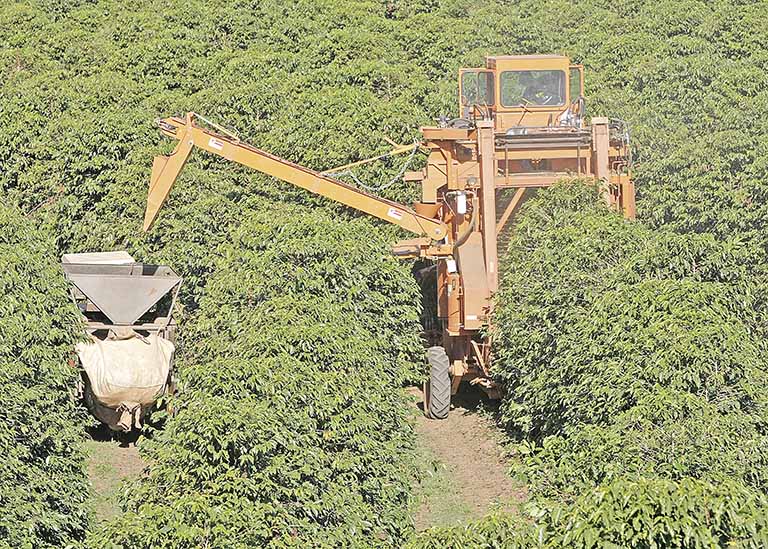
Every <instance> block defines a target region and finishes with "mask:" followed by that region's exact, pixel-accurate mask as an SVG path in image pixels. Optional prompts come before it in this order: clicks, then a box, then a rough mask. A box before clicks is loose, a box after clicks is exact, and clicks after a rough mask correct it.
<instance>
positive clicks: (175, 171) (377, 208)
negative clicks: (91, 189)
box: [144, 113, 448, 241]
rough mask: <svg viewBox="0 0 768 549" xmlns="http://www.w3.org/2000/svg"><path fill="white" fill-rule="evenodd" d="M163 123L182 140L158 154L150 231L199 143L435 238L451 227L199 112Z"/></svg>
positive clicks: (147, 220)
mask: <svg viewBox="0 0 768 549" xmlns="http://www.w3.org/2000/svg"><path fill="white" fill-rule="evenodd" d="M159 126H160V130H161V131H162V133H163V134H165V135H167V136H168V137H173V138H175V139H178V140H179V143H178V144H177V145H176V148H175V149H174V151H173V153H171V155H170V156H156V157H155V160H154V163H153V164H152V178H151V180H150V184H149V196H148V197H147V210H146V212H145V214H144V230H145V231H148V230H149V229H150V227H151V226H152V223H154V221H155V218H156V217H157V214H158V213H159V212H160V208H161V207H162V205H163V202H165V199H166V198H168V194H169V193H170V191H171V187H172V186H173V183H174V182H175V181H176V178H177V177H178V176H179V173H181V170H182V169H183V168H184V164H186V162H187V159H188V158H189V155H190V154H191V152H192V148H193V147H199V148H201V149H203V150H206V151H208V152H210V153H213V154H217V155H219V156H221V157H224V158H226V159H228V160H232V161H234V162H237V163H239V164H243V165H244V166H248V167H250V168H253V169H255V170H258V171H260V172H262V173H265V174H267V175H270V176H272V177H276V178H278V179H281V180H283V181H287V182H288V183H292V184H293V185H296V186H298V187H302V188H304V189H307V190H308V191H310V192H313V193H315V194H319V195H321V196H324V197H326V198H330V199H331V200H334V201H336V202H340V203H342V204H344V205H346V206H349V207H350V208H354V209H355V210H359V211H361V212H365V213H367V214H370V215H373V216H376V217H378V218H379V219H383V220H384V221H388V222H389V223H393V224H395V225H399V226H400V227H402V228H404V229H406V230H408V231H411V232H413V233H416V234H418V235H420V236H426V237H429V238H430V239H431V240H433V241H437V240H441V239H442V238H444V237H445V235H446V233H447V232H448V229H447V227H446V225H445V224H444V223H443V222H442V221H440V220H439V219H432V218H429V217H426V216H423V215H420V214H418V213H416V212H415V211H413V210H411V209H410V208H407V207H405V206H402V205H400V204H397V203H395V202H392V201H390V200H386V199H384V198H380V197H377V196H373V195H370V194H368V193H366V192H364V191H362V190H360V189H358V188H356V187H352V186H350V185H347V184H345V183H342V182H341V181H339V180H337V179H333V178H332V177H328V176H327V175H323V174H321V173H319V172H316V171H313V170H310V169H308V168H305V167H303V166H299V165H298V164H294V163H292V162H289V161H287V160H283V159H282V158H278V157H277V156H274V155H271V154H269V153H267V152H264V151H262V150H259V149H257V148H256V147H252V146H250V145H247V144H246V143H241V142H240V140H239V139H237V138H235V137H233V136H229V135H224V134H219V133H215V132H213V131H211V130H208V129H206V128H202V127H200V126H198V125H197V124H195V115H194V113H188V114H187V116H186V119H181V118H176V117H172V118H165V119H163V120H160V121H159Z"/></svg>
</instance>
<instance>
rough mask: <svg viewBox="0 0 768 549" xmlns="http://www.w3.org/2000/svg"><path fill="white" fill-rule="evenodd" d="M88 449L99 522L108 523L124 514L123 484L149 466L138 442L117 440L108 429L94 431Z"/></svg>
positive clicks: (90, 475)
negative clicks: (138, 446) (121, 488)
mask: <svg viewBox="0 0 768 549" xmlns="http://www.w3.org/2000/svg"><path fill="white" fill-rule="evenodd" d="M85 448H86V451H87V452H88V464H87V470H88V478H89V479H90V481H91V485H92V487H93V489H92V490H93V500H94V507H95V511H96V521H97V522H104V521H107V520H109V519H111V518H113V517H114V516H116V515H117V514H118V513H119V512H120V507H119V505H118V499H119V495H120V485H121V484H122V481H123V480H125V479H132V478H137V477H138V476H139V475H141V472H142V470H143V469H144V465H145V463H144V460H142V458H141V456H140V455H139V449H138V448H137V447H136V443H135V441H133V442H126V441H122V442H121V441H119V440H113V439H112V437H111V436H110V434H109V429H107V428H106V427H102V428H100V429H98V430H94V431H93V432H92V433H91V436H90V438H89V439H88V440H87V441H86V443H85Z"/></svg>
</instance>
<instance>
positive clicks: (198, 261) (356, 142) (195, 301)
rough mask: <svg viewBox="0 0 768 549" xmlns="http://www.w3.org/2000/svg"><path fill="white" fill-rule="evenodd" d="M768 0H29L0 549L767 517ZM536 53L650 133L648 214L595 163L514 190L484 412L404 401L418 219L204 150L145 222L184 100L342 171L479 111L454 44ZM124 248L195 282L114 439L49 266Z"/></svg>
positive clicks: (605, 542)
mask: <svg viewBox="0 0 768 549" xmlns="http://www.w3.org/2000/svg"><path fill="white" fill-rule="evenodd" d="M766 20H768V3H766V2H764V1H762V0H758V1H751V0H741V1H736V0H713V1H707V2H704V1H698V0H684V1H679V2H671V1H656V2H649V1H644V0H615V1H613V2H602V1H598V0H586V1H582V2H568V1H565V0H547V1H533V0H516V1H512V0H510V1H485V0H481V1H478V0H416V1H407V2H406V1H401V0H360V1H358V0H355V1H350V2H339V1H338V0H321V1H309V0H296V1H294V2H280V1H276V0H260V1H258V2H255V1H249V0H238V1H234V2H219V3H211V2H205V1H203V0H187V1H185V2H180V1H178V0H138V1H136V2H131V3H125V2H119V1H116V0H23V1H22V0H10V1H8V2H5V3H3V4H2V5H1V6H0V73H2V79H1V80H0V121H2V131H0V198H1V199H2V200H1V201H0V202H1V205H0V260H2V265H3V268H2V270H1V271H0V290H1V292H0V295H2V296H3V299H2V300H0V378H1V379H2V388H3V391H2V395H3V396H2V397H1V398H2V403H1V405H0V421H2V424H3V427H4V428H3V429H2V430H0V450H2V455H3V457H4V459H3V461H2V464H0V480H1V481H2V482H0V547H13V548H16V547H24V548H26V547H29V548H32V547H35V548H36V547H93V548H97V547H98V548H105V547H114V548H118V547H120V548H142V547H145V548H150V547H152V548H187V547H211V548H212V547H222V548H223V547H227V548H238V547H274V548H282V547H317V548H320V547H329V548H330V547H334V548H335V547H365V548H368V547H412V548H443V547H456V548H458V547H521V548H522V547H648V548H651V547H764V546H767V545H768V523H767V522H766V521H767V519H766V517H767V516H768V438H766V437H767V435H766V433H768V428H767V427H768V400H767V399H768V397H767V396H766V395H767V394H768V390H767V389H768V362H766V359H767V358H768V347H767V345H768V343H766V341H768V338H766V335H768V334H767V333H766V332H767V331H768V323H767V322H766V320H768V314H767V313H768V299H767V298H768V277H767V276H766V275H767V274H768V273H767V272H766V265H768V257H767V254H768V230H767V225H766V222H767V221H768V118H767V117H766V113H768V50H766V44H768V25H766V24H765V21H766ZM531 53H561V54H565V55H569V56H570V57H571V58H572V60H573V61H575V62H579V63H583V64H584V66H585V70H586V95H587V105H588V111H589V113H590V115H607V116H612V117H616V118H621V119H623V120H625V121H626V122H627V123H628V124H629V126H630V127H631V129H632V131H631V137H632V147H633V168H632V169H633V175H634V181H635V184H636V186H637V196H638V220H637V221H632V222H630V221H625V220H624V219H622V218H621V217H620V216H618V215H617V214H616V213H614V212H612V211H610V210H609V209H608V208H607V207H605V206H604V204H603V203H602V202H601V200H600V199H599V197H598V192H597V189H596V188H595V187H594V186H593V184H592V183H591V182H588V181H581V180H577V181H563V182H561V183H560V184H558V185H557V186H556V187H554V188H552V189H549V190H542V191H539V192H538V193H537V194H536V196H535V197H534V198H532V199H531V200H529V201H527V203H526V204H525V205H524V207H523V209H522V211H521V212H520V214H519V215H517V216H516V218H515V220H514V228H513V230H512V232H511V234H510V235H509V243H508V248H507V249H505V250H503V251H500V252H501V256H502V258H501V261H502V266H503V270H502V280H501V289H500V291H499V293H498V295H497V296H495V309H494V316H493V323H492V328H491V334H492V336H493V341H494V345H495V347H494V353H495V354H494V360H495V362H494V376H495V378H496V381H498V382H499V383H500V384H501V386H502V387H503V389H504V391H503V398H502V399H501V401H500V402H499V403H498V408H494V407H491V411H489V412H483V413H487V414H490V415H491V417H492V419H490V420H488V421H490V422H491V423H488V421H486V420H485V419H483V418H484V416H483V417H481V415H472V414H475V413H478V414H479V412H472V414H470V415H468V416H467V418H466V419H467V422H466V423H461V422H460V421H459V422H454V423H453V424H451V425H458V427H457V429H452V430H451V432H450V433H446V432H445V431H440V430H439V428H438V427H436V426H432V427H425V426H424V423H420V421H421V420H420V419H418V420H417V419H415V418H414V417H413V416H414V414H415V413H416V412H417V410H416V408H415V407H414V405H413V397H412V395H411V394H409V392H408V389H407V388H408V387H413V386H417V385H419V384H420V383H421V381H422V380H423V379H424V376H425V367H424V351H423V347H424V345H423V343H424V342H423V341H422V339H421V336H420V334H421V331H422V326H421V325H420V323H419V320H420V319H421V318H422V317H423V316H424V309H423V306H422V300H423V296H422V295H421V288H420V286H419V284H418V283H417V281H416V279H415V278H414V276H413V272H412V271H413V269H414V265H413V264H412V263H409V262H404V261H398V260H396V259H395V258H393V257H392V256H391V255H390V253H389V246H390V244H391V243H392V242H393V241H395V240H397V239H399V238H403V237H405V236H406V235H405V234H401V233H400V232H399V231H398V230H396V229H394V228H393V227H390V226H386V225H385V224H383V223H380V222H377V221H374V220H371V219H368V218H366V217H363V216H361V215H359V214H356V213H355V212H353V211H351V210H348V209H346V208H343V207H340V206H338V205H335V204H332V203H330V202H329V201H327V200H324V199H321V198H317V197H315V196H312V195H310V194H308V193H306V192H304V191H302V190H300V189H297V188H294V187H291V186H288V185H286V184H283V183H280V182H278V181H276V180H274V179H270V178H268V177H265V176H262V175H260V174H258V173H256V172H252V171H248V170H246V169H245V168H243V167H240V166H237V165H235V164H233V163H228V162H226V161H224V160H222V159H219V158H216V157H214V156H212V155H205V154H202V153H197V154H194V155H193V156H192V158H191V159H190V161H189V163H188V165H187V167H186V169H185V171H184V172H183V175H182V177H181V178H180V179H179V181H178V182H177V184H176V185H175V187H174V191H173V193H172V194H171V197H170V199H169V201H168V202H167V204H166V205H165V207H164V209H163V211H162V213H161V216H160V218H159V219H158V222H157V223H156V226H155V227H154V229H153V231H152V232H150V233H143V232H142V231H141V230H140V229H141V220H142V217H143V211H144V205H145V199H146V192H147V184H148V180H149V174H150V170H151V165H152V158H153V156H155V155H158V154H168V153H169V152H170V150H171V148H172V146H173V144H172V143H170V142H169V140H166V139H165V138H163V137H162V136H161V135H160V134H159V132H158V131H157V129H156V126H155V125H154V124H153V121H154V120H155V119H157V118H159V117H165V116H170V115H174V114H179V113H185V112H188V111H194V112H198V113H201V114H203V115H204V116H206V117H207V118H210V119H212V120H215V121H217V122H219V123H221V124H224V125H225V126H227V127H229V128H232V129H235V130H237V131H238V133H239V135H241V136H242V137H243V139H244V140H246V141H249V142H251V143H253V144H254V145H256V146H258V147H260V148H263V149H265V150H268V151H270V152H272V153H274V154H276V155H279V156H281V157H285V158H287V159H289V160H291V161H293V162H297V163H300V164H302V165H306V166H308V167H310V168H312V169H316V170H328V169H331V168H333V167H335V166H339V165H343V164H346V163H350V162H355V161H358V160H360V159H362V158H366V157H369V156H373V155H378V154H382V153H384V152H386V151H387V150H389V149H390V145H389V144H388V142H387V139H391V140H394V141H396V142H398V143H410V142H412V141H413V140H414V139H415V138H417V137H418V136H419V133H418V128H419V126H421V125H426V124H432V123H434V121H435V119H436V118H437V117H438V116H440V115H441V114H451V115H455V114H456V113H455V110H456V93H457V91H456V87H457V71H458V69H459V68H460V67H466V66H481V65H482V64H483V59H484V57H485V56H486V55H497V54H531ZM406 156H407V155H406ZM424 161H425V157H424V155H421V154H416V155H415V157H414V160H413V165H411V166H408V168H409V169H416V168H418V167H421V166H422V165H423V164H424ZM404 162H405V157H398V158H395V159H387V160H385V161H383V162H380V163H378V164H377V165H375V166H374V167H371V168H368V169H365V170H362V171H361V172H360V173H361V174H362V176H363V177H364V178H365V180H366V181H368V182H370V183H373V184H374V185H376V184H377V182H385V181H387V180H389V178H390V177H392V175H393V174H396V173H398V171H400V170H401V168H403V167H404ZM379 192H380V194H382V195H384V196H386V197H388V198H391V199H394V200H398V201H404V202H409V201H412V200H413V199H414V198H415V197H416V196H417V195H418V189H416V188H415V187H414V186H413V185H410V184H407V183H405V182H401V181H397V182H396V183H395V184H393V185H391V186H387V187H386V188H382V189H380V191H379ZM123 249H125V250H128V251H129V252H130V253H131V254H132V255H133V256H134V257H136V258H137V259H138V260H140V261H147V262H152V263H160V264H168V265H171V266H172V267H173V268H174V270H176V271H177V272H179V273H181V274H182V275H183V277H184V285H183V289H182V294H181V296H180V300H179V304H178V310H177V311H176V317H177V319H178V320H179V323H180V330H179V347H178V353H177V357H176V361H177V366H178V369H179V375H180V378H181V384H182V387H183V390H182V391H180V393H179V394H178V395H177V396H175V397H173V399H172V406H173V409H174V410H175V411H176V413H175V414H173V415H172V416H169V415H168V414H166V413H165V412H162V411H161V412H159V413H157V414H155V415H154V416H153V420H152V423H151V425H152V426H151V427H150V428H149V429H147V431H146V432H145V433H144V435H143V436H142V438H141V439H140V441H139V445H138V453H139V454H140V456H139V455H137V454H136V449H135V448H133V449H132V450H131V452H133V453H132V454H131V457H130V459H129V458H127V457H126V458H123V457H115V456H112V455H111V454H110V456H111V457H109V456H105V459H104V460H103V461H101V462H100V461H99V460H98V459H97V460H96V461H94V456H97V455H99V452H111V450H109V449H108V448H109V447H104V446H99V445H98V444H95V443H94V441H93V440H88V435H87V433H88V431H89V429H88V428H89V427H92V426H93V420H92V419H90V418H88V417H87V414H86V412H85V411H84V409H83V407H82V406H80V405H79V404H77V403H76V402H75V399H73V398H72V396H71V391H72V389H73V387H74V385H75V382H76V379H77V377H78V374H77V371H76V369H75V368H73V367H71V366H70V360H71V358H72V349H73V347H74V345H75V343H76V342H77V341H78V339H79V338H80V337H82V335H81V330H80V325H79V322H78V314H77V311H76V309H75V308H74V307H73V306H72V305H70V302H69V299H68V295H67V288H66V283H65V281H64V278H63V274H62V272H61V269H60V268H59V267H58V265H57V263H58V261H59V257H60V255H61V254H62V253H69V252H82V251H101V250H123ZM448 421H451V420H448ZM462 429H464V430H463V431H462ZM475 429H480V430H481V431H480V435H479V436H476V431H475ZM489 431H490V432H489ZM457 433H463V434H462V435H461V436H460V437H457V438H455V439H453V438H450V439H449V438H447V437H449V436H457ZM430 437H432V438H431V439H430ZM456 444H463V445H465V446H463V447H462V448H461V449H460V450H461V452H458V450H457V453H455V454H456V455H454V454H452V453H451V451H450V450H451V448H452V447H453V446H454V445H456ZM441 452H442V453H441ZM116 455H119V453H118V454H116ZM89 456H90V458H89ZM451 456H453V457H451ZM110 460H113V461H112V462H111V464H110ZM129 461H130V463H129ZM462 463H464V464H467V463H476V466H475V467H466V468H464V469H462V468H460V465H459V464H462ZM89 475H90V477H89ZM473 475H475V476H478V477H484V478H483V479H482V480H481V481H478V482H477V483H476V484H473V483H472V481H471V478H472V476H473ZM123 477H125V478H126V482H125V483H123V484H119V479H120V478H123ZM89 478H90V480H89ZM484 482H485V484H484ZM99 483H101V484H99ZM441 492H444V493H445V492H449V493H445V495H442V494H441ZM430 526H434V527H433V528H429V527H430Z"/></svg>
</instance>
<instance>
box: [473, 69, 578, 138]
mask: <svg viewBox="0 0 768 549" xmlns="http://www.w3.org/2000/svg"><path fill="white" fill-rule="evenodd" d="M583 74H584V70H583V67H582V66H581V65H572V64H571V62H570V60H569V59H568V58H567V57H564V56H559V55H505V56H497V57H488V58H486V66H485V68H477V69H461V70H460V71H459V90H460V91H459V112H460V115H459V116H460V117H461V119H463V120H467V121H469V122H474V121H475V120H478V119H492V120H493V121H494V126H495V129H496V131H497V132H500V133H506V132H509V133H512V134H514V133H518V132H520V131H523V130H521V128H542V129H544V128H547V129H549V130H550V131H551V130H552V129H555V128H557V129H559V131H567V129H568V128H571V129H573V130H578V129H579V128H581V126H582V125H583V119H584V114H585V113H584V78H583ZM526 131H527V130H526Z"/></svg>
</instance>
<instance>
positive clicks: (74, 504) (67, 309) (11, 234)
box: [0, 206, 89, 548]
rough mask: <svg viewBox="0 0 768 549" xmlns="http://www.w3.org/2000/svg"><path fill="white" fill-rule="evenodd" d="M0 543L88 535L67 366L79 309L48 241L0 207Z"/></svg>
mask: <svg viewBox="0 0 768 549" xmlns="http://www.w3.org/2000/svg"><path fill="white" fill-rule="evenodd" d="M0 257H2V258H3V269H2V272H1V273H0V295H2V296H3V297H2V300H0V385H2V394H1V396H0V422H1V423H2V428H1V429H0V454H2V456H3V459H2V462H1V463H0V487H1V488H0V546H2V547H14V548H17V547H18V548H22V547H23V548H32V547H35V548H37V547H63V546H65V545H67V544H69V543H72V542H74V541H77V540H80V539H82V538H83V537H84V536H85V531H86V528H87V526H88V522H89V510H88V506H87V502H88V483H87V482H86V479H85V472H84V456H83V453H82V449H81V447H80V443H81V439H82V436H83V435H82V433H83V429H84V426H85V425H84V421H83V416H82V415H81V414H79V413H78V412H76V410H75V407H74V399H73V398H72V397H71V394H70V393H71V390H72V389H73V387H74V385H75V381H76V379H77V371H76V370H75V369H74V368H73V367H71V366H69V365H68V363H67V361H68V359H69V358H71V352H72V349H73V346H74V342H75V340H76V327H77V325H78V322H79V320H78V314H77V311H76V309H75V307H74V305H72V304H71V302H70V301H69V296H68V290H67V287H66V284H65V282H64V278H63V273H62V272H61V270H60V268H59V267H58V265H57V264H56V262H55V257H56V256H55V252H54V249H53V243H52V242H51V240H50V239H49V238H47V237H46V236H45V235H44V234H43V233H41V232H40V231H38V230H35V229H34V228H33V227H32V225H31V224H30V223H29V221H28V220H26V219H25V218H24V217H23V216H22V215H21V214H20V212H19V211H18V210H17V209H15V208H13V207H9V206H0Z"/></svg>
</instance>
